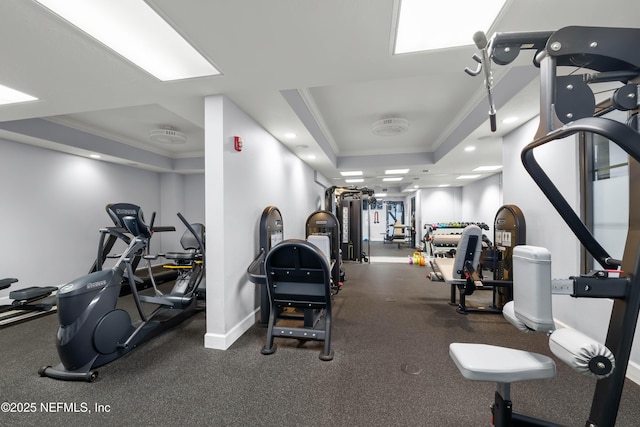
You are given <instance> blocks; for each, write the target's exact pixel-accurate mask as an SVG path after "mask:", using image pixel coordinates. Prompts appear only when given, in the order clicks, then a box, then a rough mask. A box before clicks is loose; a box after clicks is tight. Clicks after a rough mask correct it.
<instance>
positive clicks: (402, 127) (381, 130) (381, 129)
mask: <svg viewBox="0 0 640 427" xmlns="http://www.w3.org/2000/svg"><path fill="white" fill-rule="evenodd" d="M407 130H409V120H406V119H400V118H388V119H382V120H378V121H377V122H375V123H374V124H373V126H372V128H371V131H372V132H373V133H374V134H375V135H380V136H394V135H400V134H403V133H405V132H406V131H407Z"/></svg>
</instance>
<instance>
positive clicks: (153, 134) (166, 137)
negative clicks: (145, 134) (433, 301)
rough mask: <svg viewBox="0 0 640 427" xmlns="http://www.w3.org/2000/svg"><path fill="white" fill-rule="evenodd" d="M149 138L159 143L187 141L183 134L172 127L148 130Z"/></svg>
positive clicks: (181, 142) (182, 142)
mask: <svg viewBox="0 0 640 427" xmlns="http://www.w3.org/2000/svg"><path fill="white" fill-rule="evenodd" d="M149 138H150V139H151V140H152V141H155V142H159V143H161V144H184V143H185V142H187V136H186V135H185V134H183V133H182V132H178V131H177V130H175V129H172V128H166V129H153V130H151V131H149Z"/></svg>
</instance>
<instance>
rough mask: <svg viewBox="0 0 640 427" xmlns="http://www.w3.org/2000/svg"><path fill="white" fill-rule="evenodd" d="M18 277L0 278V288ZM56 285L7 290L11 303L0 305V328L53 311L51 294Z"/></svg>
mask: <svg viewBox="0 0 640 427" xmlns="http://www.w3.org/2000/svg"><path fill="white" fill-rule="evenodd" d="M17 281H18V279H14V278H6V279H0V290H1V289H6V288H8V287H9V286H11V285H12V284H13V283H16V282H17ZM57 290H58V288H57V287H56V286H30V287H28V288H23V289H18V290H15V291H11V292H9V298H11V300H12V301H11V304H5V305H0V328H2V327H4V326H7V325H9V324H11V323H14V322H20V321H23V320H27V319H29V318H31V317H34V316H39V315H42V314H49V313H53V312H54V311H55V310H54V308H55V306H56V302H55V296H54V295H52V294H53V293H54V292H55V291H57Z"/></svg>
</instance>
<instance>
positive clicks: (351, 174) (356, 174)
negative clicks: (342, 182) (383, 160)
mask: <svg viewBox="0 0 640 427" xmlns="http://www.w3.org/2000/svg"><path fill="white" fill-rule="evenodd" d="M340 175H342V176H360V175H362V171H346V172H340Z"/></svg>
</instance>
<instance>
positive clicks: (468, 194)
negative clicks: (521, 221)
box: [460, 173, 526, 242]
mask: <svg viewBox="0 0 640 427" xmlns="http://www.w3.org/2000/svg"><path fill="white" fill-rule="evenodd" d="M502 205H503V203H502V173H497V174H494V175H491V176H490V177H487V178H484V179H481V180H479V181H474V182H472V183H470V184H467V185H465V186H464V187H462V207H461V210H462V214H461V218H460V221H467V222H484V223H485V224H487V225H488V226H489V230H488V231H487V230H483V231H482V233H483V234H486V235H487V237H488V238H489V239H490V240H491V241H492V242H493V241H494V236H493V222H494V220H495V218H496V213H498V209H500V207H501V206H502ZM525 221H526V219H525Z"/></svg>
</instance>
